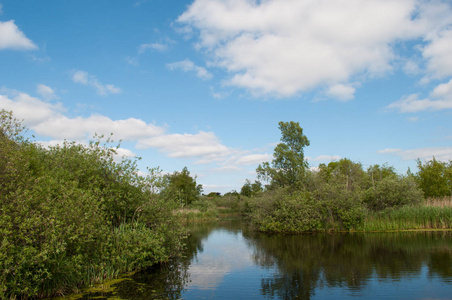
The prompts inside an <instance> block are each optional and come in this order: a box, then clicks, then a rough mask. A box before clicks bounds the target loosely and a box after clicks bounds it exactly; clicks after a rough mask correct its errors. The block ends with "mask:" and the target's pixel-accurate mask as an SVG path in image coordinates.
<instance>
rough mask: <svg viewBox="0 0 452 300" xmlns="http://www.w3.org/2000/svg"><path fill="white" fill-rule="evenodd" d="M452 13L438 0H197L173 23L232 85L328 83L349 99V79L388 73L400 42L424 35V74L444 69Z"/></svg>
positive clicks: (291, 87)
mask: <svg viewBox="0 0 452 300" xmlns="http://www.w3.org/2000/svg"><path fill="white" fill-rule="evenodd" d="M451 16H452V11H451V8H450V5H449V4H448V3H447V2H444V3H443V2H440V1H416V0H405V1H391V0H350V1H337V0H324V1H318V0H305V1H293V0H279V1H276V0H267V1H250V0H196V1H194V2H193V3H192V4H191V5H190V6H189V7H188V9H187V10H186V11H185V12H184V13H183V14H182V15H181V16H180V17H179V18H178V20H177V21H178V23H179V24H181V26H185V27H189V28H191V29H192V31H194V32H197V33H198V36H197V37H198V42H197V47H198V48H200V49H204V50H206V52H207V53H208V54H209V57H212V59H211V61H210V62H209V63H211V64H212V65H214V66H219V67H221V68H224V69H226V70H227V71H228V72H230V74H231V77H230V78H229V80H228V83H229V84H231V85H234V86H238V87H242V88H246V89H248V90H250V91H251V92H253V93H257V94H274V95H278V96H282V97H287V96H293V95H295V94H297V93H299V92H304V91H307V90H310V89H313V88H316V87H319V86H324V85H326V86H331V87H332V88H331V89H330V92H331V93H332V94H333V95H336V96H337V95H339V99H341V97H342V100H349V99H350V98H351V97H352V96H353V93H354V88H353V87H350V86H349V85H348V84H347V83H348V81H350V80H352V79H353V78H356V77H358V76H360V78H365V77H372V76H379V75H382V74H385V73H387V72H389V71H391V70H392V69H393V65H394V62H395V61H396V60H397V59H398V58H397V55H396V54H395V50H394V49H395V47H396V46H397V45H398V44H399V43H403V42H405V41H409V40H415V39H423V40H424V41H425V43H427V46H426V47H425V48H424V49H423V55H424V57H425V58H426V59H428V60H429V70H430V72H434V73H435V74H437V75H441V76H443V75H445V74H450V72H452V71H450V70H452V68H451V67H450V65H449V63H447V62H449V61H450V59H451V55H450V54H449V53H452V51H451V50H450V47H451V43H450V42H449V39H450V36H449V34H450V33H449V31H450V30H449V31H447V30H445V28H447V26H450V25H451V24H452V17H451ZM438 33H441V34H438ZM444 62H446V64H442V63H444ZM407 68H408V69H410V70H412V71H413V70H414V69H413V68H414V65H408V66H407ZM363 76H364V77H363ZM341 85H343V86H342V87H341ZM333 87H336V88H333Z"/></svg>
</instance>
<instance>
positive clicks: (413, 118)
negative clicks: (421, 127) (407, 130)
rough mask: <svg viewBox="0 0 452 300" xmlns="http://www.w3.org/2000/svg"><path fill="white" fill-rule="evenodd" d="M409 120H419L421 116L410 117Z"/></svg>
mask: <svg viewBox="0 0 452 300" xmlns="http://www.w3.org/2000/svg"><path fill="white" fill-rule="evenodd" d="M408 121H410V122H417V121H419V117H409V118H408Z"/></svg>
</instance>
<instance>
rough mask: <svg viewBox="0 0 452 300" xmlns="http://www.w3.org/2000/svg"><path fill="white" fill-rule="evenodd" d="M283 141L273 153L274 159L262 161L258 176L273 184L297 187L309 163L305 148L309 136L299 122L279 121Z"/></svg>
mask: <svg viewBox="0 0 452 300" xmlns="http://www.w3.org/2000/svg"><path fill="white" fill-rule="evenodd" d="M278 124H279V129H280V131H281V135H282V136H281V142H282V143H279V144H278V145H277V146H276V147H275V149H274V153H273V157H274V159H273V161H272V163H271V165H270V163H268V162H264V163H262V165H259V166H258V168H257V169H256V172H257V174H258V177H259V178H261V179H263V180H266V181H270V184H271V185H273V186H281V187H284V186H291V187H296V186H298V185H299V184H300V182H301V180H302V179H303V177H304V175H305V172H306V169H307V167H308V164H307V162H306V160H305V159H304V150H303V148H304V147H306V146H309V140H308V138H307V137H306V136H305V135H304V134H303V129H302V128H301V127H300V124H299V123H298V122H293V121H290V122H279V123H278Z"/></svg>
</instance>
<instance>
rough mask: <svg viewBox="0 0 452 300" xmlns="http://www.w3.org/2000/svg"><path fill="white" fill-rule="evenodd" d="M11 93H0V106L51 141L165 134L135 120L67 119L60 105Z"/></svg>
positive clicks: (154, 126)
mask: <svg viewBox="0 0 452 300" xmlns="http://www.w3.org/2000/svg"><path fill="white" fill-rule="evenodd" d="M11 94H12V96H7V95H1V94H0V107H1V108H3V109H5V110H8V111H9V110H10V111H13V114H14V116H15V117H16V118H18V119H19V120H24V124H25V125H27V126H29V127H30V128H31V129H33V130H34V131H35V132H36V133H37V134H38V135H42V136H48V137H50V138H53V139H61V140H63V139H68V140H77V141H81V140H85V139H89V138H91V137H92V136H93V135H94V134H95V133H97V134H104V135H109V134H110V133H114V138H115V139H121V140H132V141H133V140H139V139H143V138H149V137H150V136H155V135H163V134H164V133H165V130H164V129H163V128H161V127H158V126H156V125H153V124H148V123H146V122H144V121H142V120H139V119H135V118H129V119H125V120H112V119H110V118H108V117H105V116H102V115H91V116H89V117H87V118H83V117H75V118H69V117H67V116H65V115H64V114H63V113H62V112H63V108H62V107H61V105H60V104H52V103H49V102H47V101H42V100H40V99H38V98H35V97H31V96H30V95H28V94H25V93H20V92H11Z"/></svg>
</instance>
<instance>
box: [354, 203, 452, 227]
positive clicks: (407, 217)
mask: <svg viewBox="0 0 452 300" xmlns="http://www.w3.org/2000/svg"><path fill="white" fill-rule="evenodd" d="M450 228H452V206H433V205H420V206H404V207H401V208H395V209H386V210H384V211H381V212H376V213H369V214H368V215H367V218H365V220H364V222H363V223H362V224H361V225H360V226H359V227H358V228H357V230H364V231H390V230H411V229H450Z"/></svg>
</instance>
